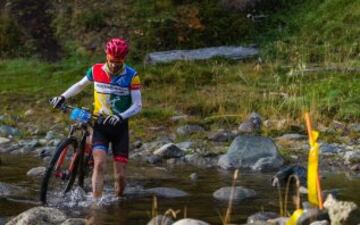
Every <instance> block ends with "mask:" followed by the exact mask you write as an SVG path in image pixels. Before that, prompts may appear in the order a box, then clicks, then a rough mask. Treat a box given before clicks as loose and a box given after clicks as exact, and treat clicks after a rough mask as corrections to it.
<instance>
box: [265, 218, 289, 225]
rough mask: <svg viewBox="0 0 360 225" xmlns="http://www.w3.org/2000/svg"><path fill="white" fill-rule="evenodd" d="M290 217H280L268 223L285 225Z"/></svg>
mask: <svg viewBox="0 0 360 225" xmlns="http://www.w3.org/2000/svg"><path fill="white" fill-rule="evenodd" d="M288 220H289V217H278V218H275V219H269V220H268V222H269V223H270V224H272V225H285V224H287V222H288Z"/></svg>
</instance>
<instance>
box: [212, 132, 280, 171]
mask: <svg viewBox="0 0 360 225" xmlns="http://www.w3.org/2000/svg"><path fill="white" fill-rule="evenodd" d="M263 158H265V159H263ZM258 161H259V162H258ZM262 164H263V168H266V169H271V170H274V169H278V168H279V167H280V166H282V165H283V159H282V158H281V156H280V155H279V153H278V151H277V148H276V146H275V144H274V142H273V141H272V140H271V139H270V138H266V137H260V136H238V137H236V138H235V140H234V141H233V142H232V144H231V145H230V147H229V149H228V151H227V153H226V154H224V155H222V156H221V157H220V158H219V161H218V166H219V167H221V168H223V169H236V168H248V169H251V168H252V169H256V170H257V169H258V168H259V169H261V165H262ZM254 165H256V166H254Z"/></svg>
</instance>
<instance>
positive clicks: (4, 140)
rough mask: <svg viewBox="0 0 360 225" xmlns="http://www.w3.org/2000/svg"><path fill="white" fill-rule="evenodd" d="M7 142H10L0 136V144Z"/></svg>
mask: <svg viewBox="0 0 360 225" xmlns="http://www.w3.org/2000/svg"><path fill="white" fill-rule="evenodd" d="M9 142H10V139H8V138H4V137H0V145H1V144H6V143H9Z"/></svg>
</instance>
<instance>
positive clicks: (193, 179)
mask: <svg viewBox="0 0 360 225" xmlns="http://www.w3.org/2000/svg"><path fill="white" fill-rule="evenodd" d="M189 177H190V180H192V181H197V179H198V175H197V173H192V174H190V176H189Z"/></svg>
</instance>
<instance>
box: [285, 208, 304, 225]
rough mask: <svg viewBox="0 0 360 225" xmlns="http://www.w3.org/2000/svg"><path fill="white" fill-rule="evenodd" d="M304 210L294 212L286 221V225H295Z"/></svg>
mask: <svg viewBox="0 0 360 225" xmlns="http://www.w3.org/2000/svg"><path fill="white" fill-rule="evenodd" d="M303 212H304V210H302V209H297V210H295V212H294V213H293V214H292V215H291V217H290V218H289V220H288V221H287V223H286V225H296V224H297V221H298V220H299V218H300V216H301V215H302V214H303Z"/></svg>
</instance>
